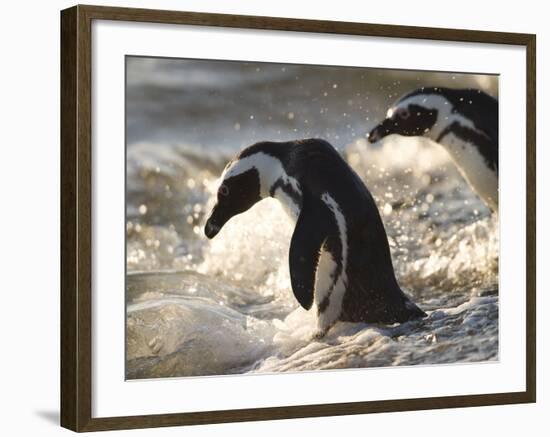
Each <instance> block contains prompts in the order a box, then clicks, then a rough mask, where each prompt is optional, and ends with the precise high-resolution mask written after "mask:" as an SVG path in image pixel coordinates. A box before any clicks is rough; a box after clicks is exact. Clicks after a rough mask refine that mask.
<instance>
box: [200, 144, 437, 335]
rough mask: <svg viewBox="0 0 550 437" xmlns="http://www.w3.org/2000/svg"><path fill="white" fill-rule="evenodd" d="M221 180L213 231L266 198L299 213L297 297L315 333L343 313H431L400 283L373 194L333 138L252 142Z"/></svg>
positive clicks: (294, 248) (293, 255)
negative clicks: (313, 319) (311, 313)
mask: <svg viewBox="0 0 550 437" xmlns="http://www.w3.org/2000/svg"><path fill="white" fill-rule="evenodd" d="M220 180H221V183H220V185H219V188H218V192H217V201H216V204H215V205H214V207H213V209H212V211H211V213H210V215H209V217H208V219H207V221H206V224H205V229H204V231H205V235H206V237H207V238H209V239H211V238H214V237H215V236H216V235H217V234H218V232H219V231H220V229H221V228H222V227H223V226H224V224H225V223H226V222H227V221H228V220H229V219H231V217H233V216H235V215H237V214H241V213H243V212H245V211H246V210H248V209H249V208H250V207H252V205H254V204H255V203H257V202H259V201H260V200H262V199H265V198H267V197H273V198H276V199H278V200H279V201H280V202H281V203H282V204H283V206H284V207H285V209H286V211H287V212H288V214H289V215H290V216H291V217H292V218H293V219H294V220H295V228H294V232H293V235H292V238H291V241H290V248H289V269H290V280H291V286H292V291H293V293H294V296H295V298H296V300H297V301H298V302H299V304H300V305H301V306H302V307H303V308H304V309H306V310H310V309H311V308H312V307H314V311H316V315H317V331H316V334H315V337H318V338H320V337H323V336H324V335H325V334H326V332H327V331H328V330H329V329H330V327H331V326H333V324H334V323H335V322H336V321H338V320H340V321H348V322H366V323H376V324H394V323H403V322H407V321H410V320H414V319H419V318H422V317H425V316H426V314H425V313H424V311H422V310H421V309H420V308H419V307H418V306H416V304H414V303H413V302H412V300H411V299H410V298H409V297H408V296H407V295H406V294H405V293H404V292H403V291H402V290H401V288H400V287H399V284H398V282H397V279H396V277H395V273H394V269H393V264H392V259H391V255H390V248H389V245H388V239H387V236H386V231H385V229H384V225H383V223H382V219H381V217H380V214H379V212H378V209H377V207H376V204H375V202H374V199H373V197H372V196H371V194H370V192H369V191H368V189H367V187H366V186H365V184H364V183H363V182H362V181H361V179H360V178H359V176H358V175H357V174H356V173H355V172H354V171H353V170H352V168H351V167H350V166H349V165H348V164H347V162H346V161H345V160H344V159H343V158H342V157H341V156H340V154H339V153H338V152H337V151H336V149H334V147H333V146H332V145H331V144H329V143H328V142H326V141H324V140H322V139H304V140H298V141H289V142H260V143H256V144H253V145H251V146H249V147H247V148H245V149H244V150H243V151H241V152H240V153H239V154H238V155H237V156H236V157H235V158H233V159H232V160H231V161H230V162H229V163H228V164H227V166H226V167H225V169H224V171H223V173H222V175H221V177H220Z"/></svg>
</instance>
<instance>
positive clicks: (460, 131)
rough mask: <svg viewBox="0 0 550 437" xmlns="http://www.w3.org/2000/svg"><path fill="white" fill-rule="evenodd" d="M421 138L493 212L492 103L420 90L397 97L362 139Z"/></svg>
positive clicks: (478, 94)
mask: <svg viewBox="0 0 550 437" xmlns="http://www.w3.org/2000/svg"><path fill="white" fill-rule="evenodd" d="M390 134H399V135H404V136H425V137H428V138H430V139H431V140H433V141H435V142H436V143H439V144H440V145H442V146H443V147H445V149H447V151H448V152H449V154H450V155H451V157H452V159H453V160H454V162H455V164H456V165H457V167H458V169H459V170H460V172H461V173H462V175H463V176H464V178H465V179H466V181H467V182H468V183H469V184H470V186H471V187H472V189H473V190H474V191H475V192H476V193H477V194H478V195H479V197H481V199H482V200H483V201H484V202H485V203H486V204H487V206H489V208H491V209H492V210H493V211H496V210H497V209H498V101H497V100H496V99H495V98H493V97H491V96H489V95H488V94H486V93H484V92H483V91H481V90H477V89H451V88H437V87H431V88H420V89H417V90H415V91H413V92H411V93H409V94H406V95H405V96H403V97H401V98H400V99H399V100H398V101H397V102H396V103H395V104H394V105H393V106H391V107H390V108H389V109H388V112H387V116H386V119H385V120H384V121H382V122H381V123H380V124H379V125H377V126H376V127H374V128H373V129H372V130H371V132H370V133H369V135H368V139H369V142H371V143H375V142H377V141H379V140H381V139H382V138H384V137H386V136H387V135H390Z"/></svg>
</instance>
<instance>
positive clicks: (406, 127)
mask: <svg viewBox="0 0 550 437" xmlns="http://www.w3.org/2000/svg"><path fill="white" fill-rule="evenodd" d="M437 117H438V109H437V108H435V107H434V105H433V104H432V102H431V99H430V95H429V94H422V93H418V92H417V93H415V94H408V95H406V96H405V97H403V98H401V99H400V100H398V101H397V103H395V104H394V105H393V106H392V107H390V109H388V112H387V114H386V118H385V119H384V120H383V121H382V122H381V123H380V124H378V125H377V126H375V127H374V128H373V129H372V130H371V131H370V133H369V135H368V140H369V142H370V143H376V142H378V141H380V140H381V139H382V138H384V137H386V136H388V135H391V134H398V135H403V136H409V137H410V136H423V135H427V134H428V133H429V132H430V130H431V129H432V128H433V127H434V125H435V124H436V122H437Z"/></svg>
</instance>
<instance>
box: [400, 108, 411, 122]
mask: <svg viewBox="0 0 550 437" xmlns="http://www.w3.org/2000/svg"><path fill="white" fill-rule="evenodd" d="M397 116H398V117H399V118H401V119H403V120H406V119H407V118H409V117H410V116H411V113H410V112H409V109H408V108H399V109H398V110H397Z"/></svg>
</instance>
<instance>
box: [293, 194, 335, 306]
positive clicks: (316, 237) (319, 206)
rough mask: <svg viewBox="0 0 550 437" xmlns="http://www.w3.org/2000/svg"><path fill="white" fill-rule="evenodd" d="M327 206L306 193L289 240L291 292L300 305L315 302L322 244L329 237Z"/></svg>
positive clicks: (309, 304) (308, 304) (310, 304)
mask: <svg viewBox="0 0 550 437" xmlns="http://www.w3.org/2000/svg"><path fill="white" fill-rule="evenodd" d="M326 213H327V209H326V207H325V206H324V204H323V203H321V201H320V200H315V199H311V198H309V199H308V197H307V196H304V199H303V205H302V209H301V211H300V216H299V217H298V221H297V222H296V227H295V228H294V233H293V234H292V239H291V241H290V252H289V256H288V259H289V264H290V282H291V284H292V291H293V292H294V296H295V297H296V299H297V300H298V302H299V303H300V305H301V306H302V307H303V308H305V309H306V310H309V309H310V308H311V306H312V305H313V294H314V289H315V277H316V272H317V265H318V263H319V257H320V252H321V247H322V245H323V243H324V242H325V239H326V235H327V232H326V225H327V220H326V217H325V216H326Z"/></svg>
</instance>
